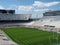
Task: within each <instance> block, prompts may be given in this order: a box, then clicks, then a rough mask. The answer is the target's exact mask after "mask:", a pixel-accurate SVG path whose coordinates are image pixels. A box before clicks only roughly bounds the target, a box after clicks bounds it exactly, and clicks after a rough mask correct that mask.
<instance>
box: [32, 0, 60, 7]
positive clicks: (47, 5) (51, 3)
mask: <svg viewBox="0 0 60 45" xmlns="http://www.w3.org/2000/svg"><path fill="white" fill-rule="evenodd" d="M59 3H60V2H49V3H43V2H41V1H35V2H34V4H33V6H36V7H50V6H54V5H57V4H59Z"/></svg>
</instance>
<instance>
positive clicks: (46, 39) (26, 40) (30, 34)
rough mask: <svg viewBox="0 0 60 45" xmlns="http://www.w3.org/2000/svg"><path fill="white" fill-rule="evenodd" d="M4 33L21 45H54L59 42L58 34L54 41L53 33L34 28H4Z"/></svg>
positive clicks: (55, 35) (55, 34)
mask: <svg viewBox="0 0 60 45" xmlns="http://www.w3.org/2000/svg"><path fill="white" fill-rule="evenodd" d="M3 31H4V32H5V33H6V34H7V35H8V36H9V37H10V38H11V39H12V40H13V41H15V42H17V43H18V44H19V45H53V44H54V43H56V42H57V40H56V37H57V33H54V39H53V32H47V31H41V30H38V29H33V28H4V29H3ZM58 35H59V37H60V34H58ZM59 37H58V38H59ZM59 40H60V39H59ZM59 42H60V41H59ZM59 42H58V43H59Z"/></svg>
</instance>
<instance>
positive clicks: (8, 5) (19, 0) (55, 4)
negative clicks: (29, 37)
mask: <svg viewBox="0 0 60 45" xmlns="http://www.w3.org/2000/svg"><path fill="white" fill-rule="evenodd" d="M0 9H12V10H15V11H16V12H15V13H16V14H32V18H40V17H42V16H43V13H44V12H46V11H49V10H60V0H0Z"/></svg>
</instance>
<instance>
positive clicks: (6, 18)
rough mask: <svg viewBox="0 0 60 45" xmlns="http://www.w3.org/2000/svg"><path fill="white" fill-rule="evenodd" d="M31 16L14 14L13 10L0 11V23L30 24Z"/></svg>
mask: <svg viewBox="0 0 60 45" xmlns="http://www.w3.org/2000/svg"><path fill="white" fill-rule="evenodd" d="M31 16H32V15H31V14H15V10H4V9H0V22H30V21H32V19H31Z"/></svg>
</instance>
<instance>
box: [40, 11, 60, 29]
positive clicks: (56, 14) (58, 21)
mask: <svg viewBox="0 0 60 45" xmlns="http://www.w3.org/2000/svg"><path fill="white" fill-rule="evenodd" d="M40 21H41V24H42V25H41V26H45V25H49V26H55V27H56V28H60V10H57V11H49V12H45V13H43V17H42V18H41V19H40Z"/></svg>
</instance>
